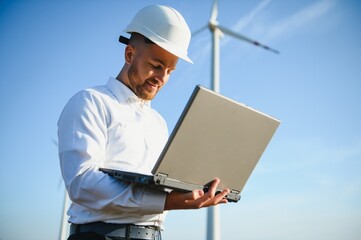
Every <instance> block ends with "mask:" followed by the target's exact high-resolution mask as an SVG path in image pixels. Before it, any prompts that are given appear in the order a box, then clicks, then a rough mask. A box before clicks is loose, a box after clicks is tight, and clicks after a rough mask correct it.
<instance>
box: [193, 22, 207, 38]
mask: <svg viewBox="0 0 361 240" xmlns="http://www.w3.org/2000/svg"><path fill="white" fill-rule="evenodd" d="M206 28H208V25H205V26H203V27H201V28H200V29H198V30H196V31H194V32H192V37H194V36H195V35H197V34H199V33H200V32H202V31H203V30H204V29H206Z"/></svg>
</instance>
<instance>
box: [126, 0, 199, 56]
mask: <svg viewBox="0 0 361 240" xmlns="http://www.w3.org/2000/svg"><path fill="white" fill-rule="evenodd" d="M124 31H125V32H127V33H133V32H136V33H140V34H142V35H143V36H145V37H147V38H148V39H150V40H151V41H152V42H154V43H155V44H157V45H158V46H160V47H161V48H163V49H164V50H166V51H168V52H170V53H172V54H173V55H175V56H177V57H179V58H182V59H184V60H185V61H187V62H190V63H193V62H192V60H191V59H190V58H189V57H188V46H189V42H190V40H191V31H190V30H189V27H188V25H187V23H186V21H185V20H184V18H183V16H182V15H181V14H180V13H179V12H178V11H177V10H175V9H173V8H171V7H167V6H160V5H151V6H147V7H144V8H143V9H141V10H139V12H138V13H137V14H136V15H135V16H134V18H133V20H132V21H131V23H130V24H129V25H128V26H127V28H126V29H125V30H124Z"/></svg>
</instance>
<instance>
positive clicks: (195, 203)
mask: <svg viewBox="0 0 361 240" xmlns="http://www.w3.org/2000/svg"><path fill="white" fill-rule="evenodd" d="M219 183H220V180H219V179H218V178H217V179H215V180H214V181H213V182H212V184H211V186H210V187H209V190H208V191H207V192H206V193H204V191H203V190H193V191H192V192H188V193H183V192H178V191H172V192H170V193H169V194H168V196H167V199H166V201H165V205H164V210H174V209H198V208H203V207H209V206H215V205H217V204H221V203H227V202H228V200H227V199H225V196H226V195H227V194H229V193H230V190H229V189H224V190H223V191H222V192H220V193H218V194H217V195H216V190H217V186H218V184H219Z"/></svg>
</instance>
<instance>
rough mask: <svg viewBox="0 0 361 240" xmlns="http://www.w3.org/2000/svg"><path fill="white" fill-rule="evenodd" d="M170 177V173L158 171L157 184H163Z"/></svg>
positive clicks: (155, 180)
mask: <svg viewBox="0 0 361 240" xmlns="http://www.w3.org/2000/svg"><path fill="white" fill-rule="evenodd" d="M167 178H168V174H165V173H157V174H156V175H155V176H154V182H155V183H156V184H160V185H163V184H164V182H165V180H166V179H167Z"/></svg>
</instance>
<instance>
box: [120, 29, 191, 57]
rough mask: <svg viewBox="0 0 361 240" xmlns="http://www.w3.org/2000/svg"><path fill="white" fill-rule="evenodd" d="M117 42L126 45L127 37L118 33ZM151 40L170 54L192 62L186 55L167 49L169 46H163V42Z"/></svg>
mask: <svg viewBox="0 0 361 240" xmlns="http://www.w3.org/2000/svg"><path fill="white" fill-rule="evenodd" d="M151 41H153V40H151ZM119 42H120V43H123V44H125V45H128V44H129V38H127V37H124V36H122V35H120V36H119ZM153 42H154V43H155V44H156V45H158V46H159V47H161V48H163V49H164V50H166V51H167V52H170V53H171V54H173V55H175V56H177V57H179V58H181V59H183V60H185V61H187V62H189V63H193V61H192V60H191V59H190V58H189V57H188V56H187V55H182V54H176V53H174V52H173V51H170V50H168V49H169V47H167V46H163V45H164V43H163V44H162V43H158V42H157V41H153Z"/></svg>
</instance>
